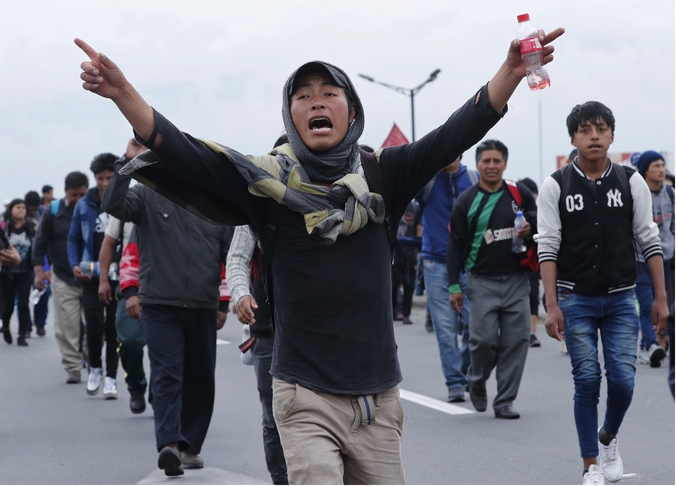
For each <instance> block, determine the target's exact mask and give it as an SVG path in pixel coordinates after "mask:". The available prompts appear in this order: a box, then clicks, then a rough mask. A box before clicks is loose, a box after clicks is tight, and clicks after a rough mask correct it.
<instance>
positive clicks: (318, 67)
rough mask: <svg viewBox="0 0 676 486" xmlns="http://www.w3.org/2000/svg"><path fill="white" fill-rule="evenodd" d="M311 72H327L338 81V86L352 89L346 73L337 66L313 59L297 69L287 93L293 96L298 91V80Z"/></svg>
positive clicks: (348, 89)
mask: <svg viewBox="0 0 676 486" xmlns="http://www.w3.org/2000/svg"><path fill="white" fill-rule="evenodd" d="M310 73H326V74H328V75H329V76H330V77H331V79H333V81H334V82H335V83H336V86H338V87H339V88H343V89H346V90H347V91H352V89H351V88H350V83H349V82H348V80H347V77H346V76H345V74H343V73H342V72H341V71H340V70H338V69H336V67H335V66H332V65H330V64H327V63H325V62H322V61H311V62H307V63H305V64H303V65H302V66H301V67H299V68H298V69H296V72H295V73H294V74H293V76H292V78H291V82H290V83H289V92H288V93H287V94H288V96H291V95H292V94H293V93H295V92H296V88H297V87H296V81H297V80H299V79H301V78H302V77H303V76H305V75H306V74H310Z"/></svg>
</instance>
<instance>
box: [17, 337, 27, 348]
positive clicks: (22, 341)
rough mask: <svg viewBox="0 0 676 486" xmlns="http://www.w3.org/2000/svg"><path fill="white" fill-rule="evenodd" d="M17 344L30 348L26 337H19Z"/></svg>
mask: <svg viewBox="0 0 676 486" xmlns="http://www.w3.org/2000/svg"><path fill="white" fill-rule="evenodd" d="M16 344H17V346H28V343H27V342H26V337H25V336H19V337H18V338H17V339H16Z"/></svg>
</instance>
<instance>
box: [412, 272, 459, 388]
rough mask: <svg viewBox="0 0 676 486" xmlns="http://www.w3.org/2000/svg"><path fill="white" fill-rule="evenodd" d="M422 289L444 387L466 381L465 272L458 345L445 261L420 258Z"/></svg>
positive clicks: (456, 319)
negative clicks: (439, 357)
mask: <svg viewBox="0 0 676 486" xmlns="http://www.w3.org/2000/svg"><path fill="white" fill-rule="evenodd" d="M423 266H424V275H425V289H426V290H427V308H428V309H429V311H430V315H431V316H432V323H433V325H434V332H435V333H436V335H437V342H438V343H439V355H440V356H441V369H442V371H443V373H444V377H445V378H446V387H447V388H450V387H452V386H454V385H461V386H463V387H464V386H465V385H466V384H467V376H466V374H467V368H469V364H470V360H469V300H468V299H467V292H466V289H465V286H466V285H467V273H466V272H465V273H463V274H462V275H461V276H460V287H461V288H462V292H463V295H464V301H463V308H462V314H461V316H460V320H461V322H462V345H461V346H458V329H459V324H460V322H458V314H457V312H455V311H454V310H453V309H452V308H451V303H450V302H449V300H448V272H447V270H446V264H445V263H439V262H435V261H432V260H424V261H423Z"/></svg>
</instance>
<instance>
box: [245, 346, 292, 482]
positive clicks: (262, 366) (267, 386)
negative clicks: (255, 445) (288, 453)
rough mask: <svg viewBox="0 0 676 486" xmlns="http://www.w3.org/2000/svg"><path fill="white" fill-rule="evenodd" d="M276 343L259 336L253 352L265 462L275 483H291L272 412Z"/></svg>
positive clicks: (252, 349)
mask: <svg viewBox="0 0 676 486" xmlns="http://www.w3.org/2000/svg"><path fill="white" fill-rule="evenodd" d="M274 344H275V339H274V338H273V337H272V336H270V337H263V338H261V337H259V338H258V339H257V340H256V344H254V346H253V348H251V353H252V354H253V358H254V370H255V371H256V381H257V387H258V396H259V398H260V401H261V407H262V408H263V449H264V450H265V462H266V464H267V466H268V472H269V473H270V477H271V478H272V483H273V484H289V478H288V477H287V474H286V461H285V460H284V450H283V449H282V443H281V442H280V440H279V432H278V431H277V424H275V417H274V415H273V414H272V375H271V374H270V366H271V365H272V349H273V347H274Z"/></svg>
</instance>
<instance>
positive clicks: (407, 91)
mask: <svg viewBox="0 0 676 486" xmlns="http://www.w3.org/2000/svg"><path fill="white" fill-rule="evenodd" d="M440 72H441V69H437V70H436V71H434V72H432V73H431V74H430V76H429V78H427V79H426V80H425V81H424V82H423V83H421V84H419V85H418V86H416V87H415V88H402V87H401V86H395V85H393V84H389V83H383V82H382V81H378V80H376V79H373V78H372V77H371V76H367V75H365V74H360V75H359V77H361V78H364V79H366V80H367V81H371V82H372V83H376V84H380V85H382V86H385V87H386V88H390V89H393V90H394V91H396V92H397V93H401V94H403V95H406V96H409V97H410V98H411V141H412V142H415V104H414V101H413V100H414V97H415V95H417V94H418V92H419V91H420V90H421V89H422V88H423V86H425V85H426V84H427V83H431V82H432V81H434V80H435V79H437V76H438V75H439V73H440Z"/></svg>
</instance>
